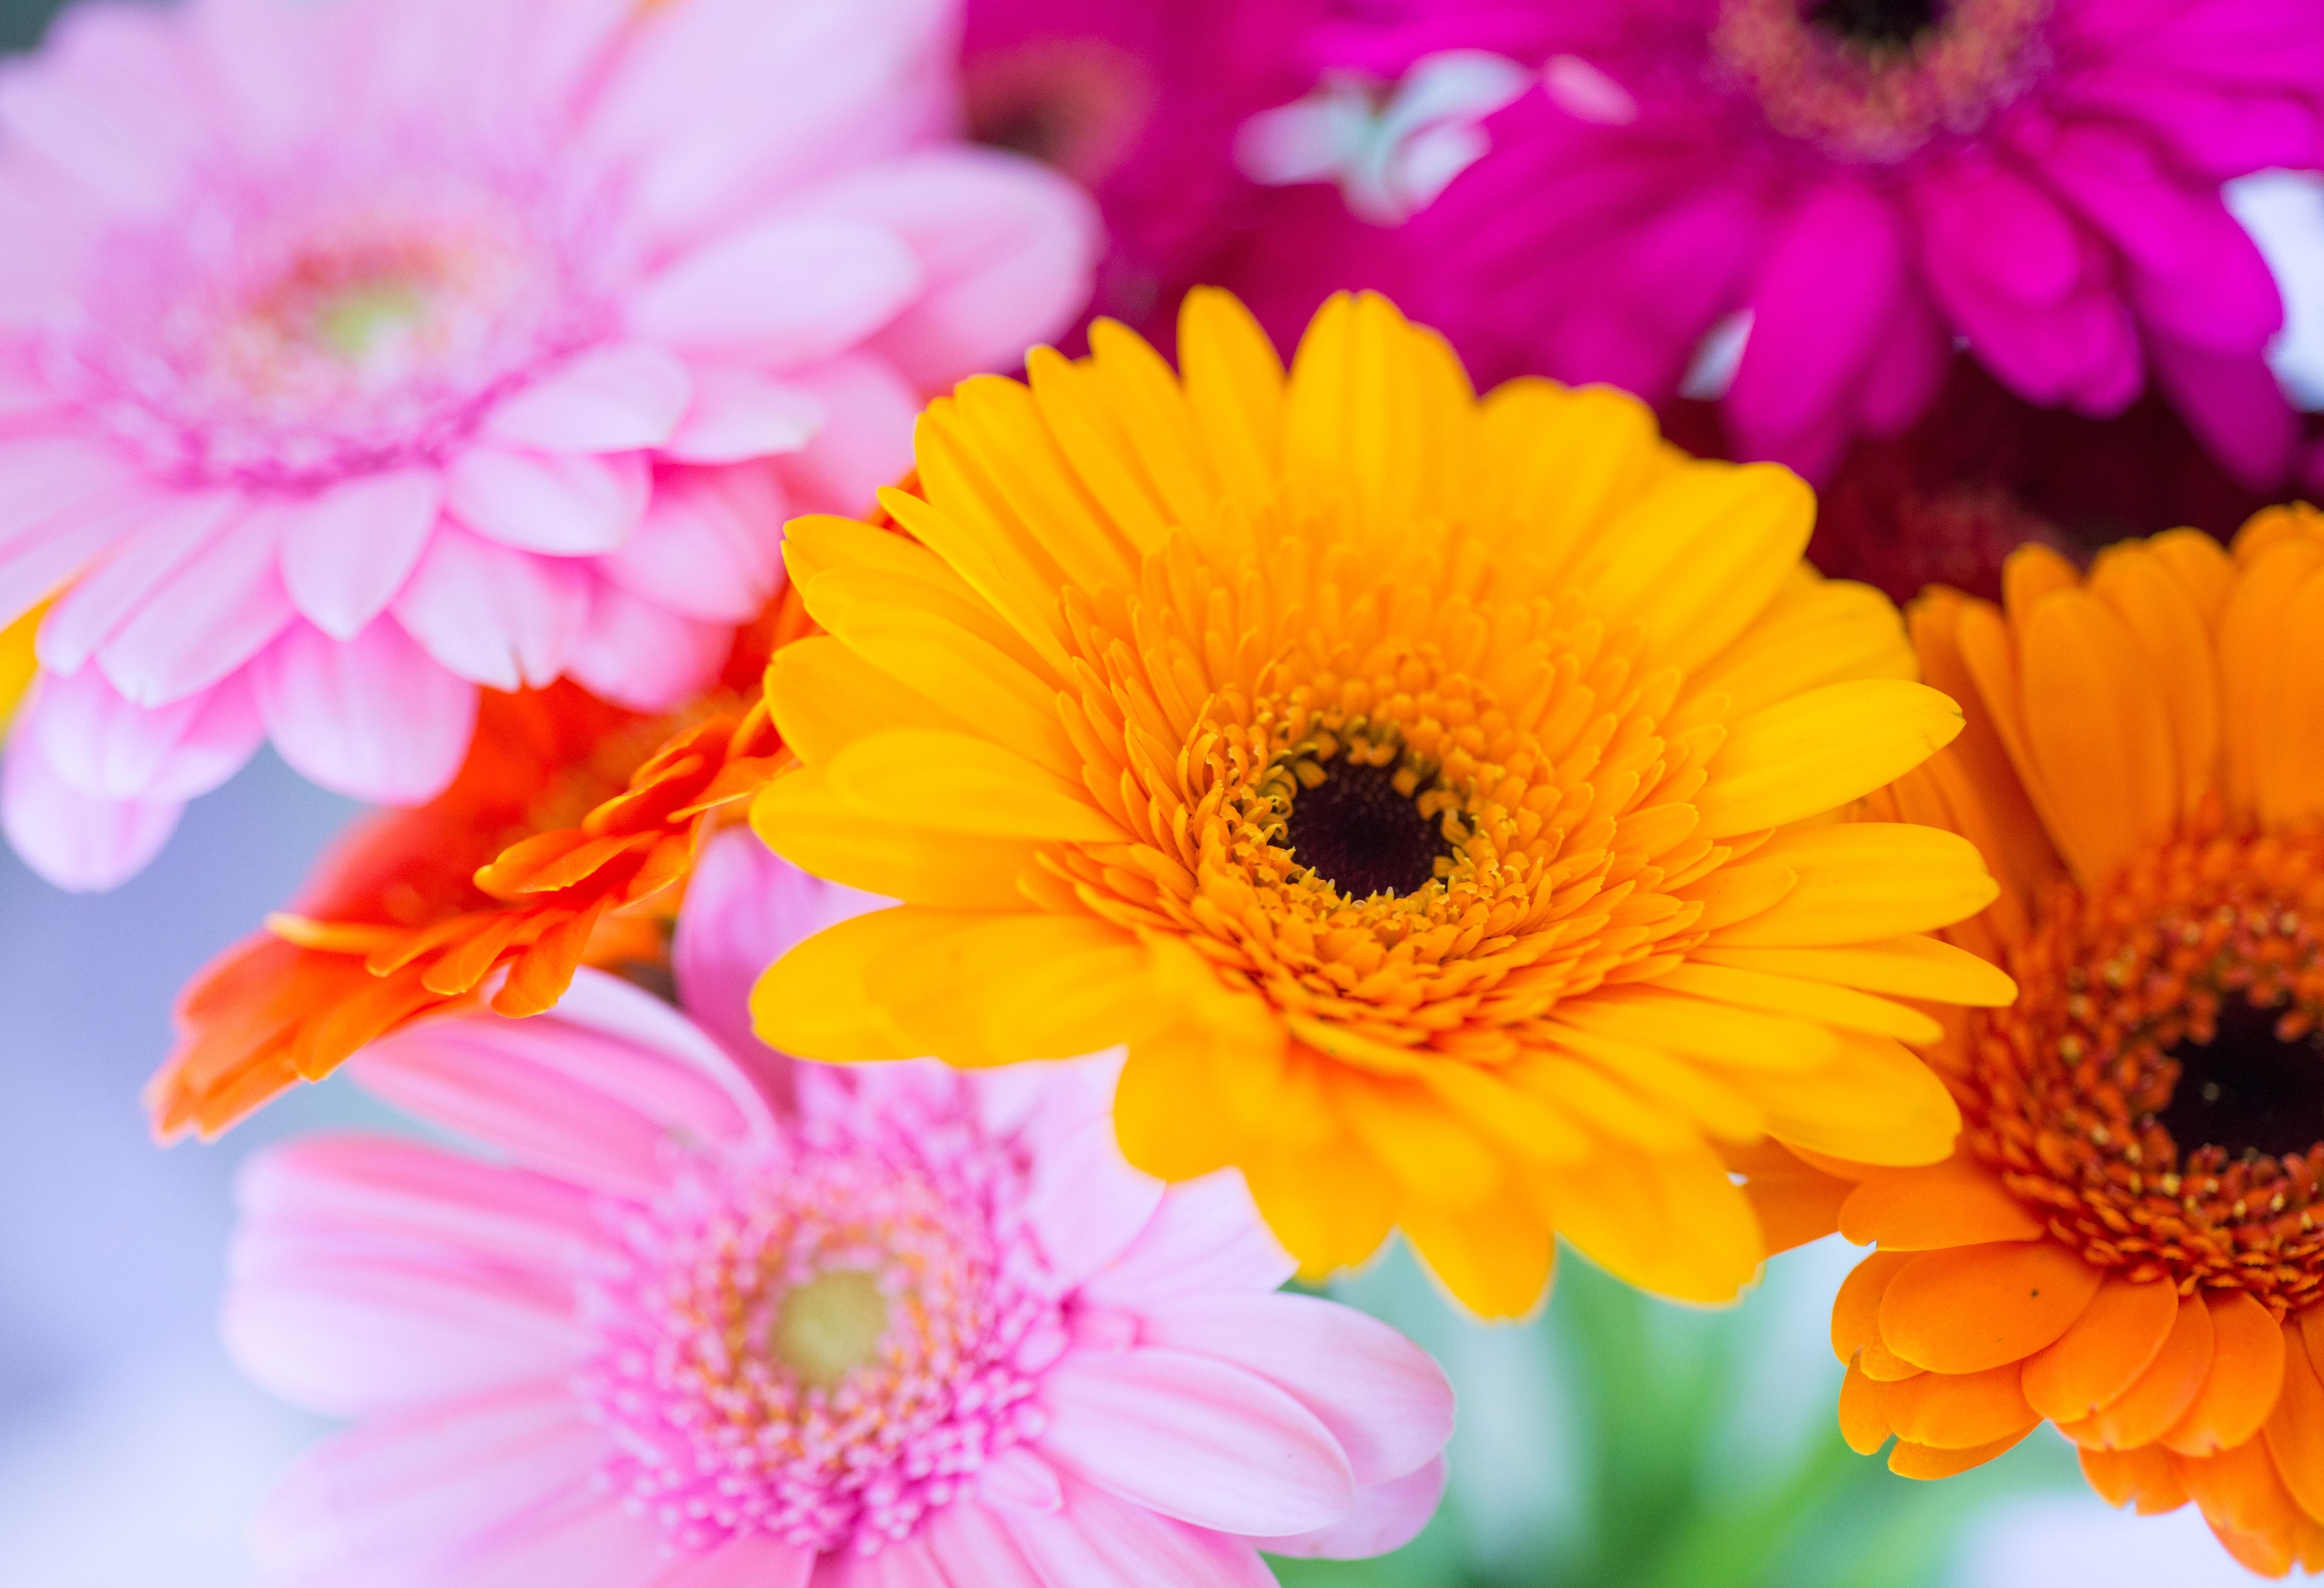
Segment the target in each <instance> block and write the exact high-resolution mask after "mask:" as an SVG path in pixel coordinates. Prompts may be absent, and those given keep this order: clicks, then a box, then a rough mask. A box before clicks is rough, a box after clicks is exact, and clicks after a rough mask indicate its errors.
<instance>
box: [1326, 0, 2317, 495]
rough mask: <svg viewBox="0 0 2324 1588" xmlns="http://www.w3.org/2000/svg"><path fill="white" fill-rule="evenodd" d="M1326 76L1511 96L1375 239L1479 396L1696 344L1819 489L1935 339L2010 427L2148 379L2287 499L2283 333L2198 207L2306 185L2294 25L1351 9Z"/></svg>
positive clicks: (2312, 127) (2231, 457)
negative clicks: (1491, 76)
mask: <svg viewBox="0 0 2324 1588" xmlns="http://www.w3.org/2000/svg"><path fill="white" fill-rule="evenodd" d="M1364 14H1365V16H1366V17H1367V19H1368V20H1367V21H1366V22H1364V23H1360V24H1351V25H1349V26H1347V27H1345V28H1343V29H1342V30H1340V31H1339V32H1338V33H1337V34H1336V35H1335V39H1334V42H1333V49H1334V50H1335V51H1336V52H1337V53H1339V54H1340V55H1341V56H1342V58H1344V59H1345V60H1349V61H1350V62H1351V64H1355V65H1360V66H1363V67H1366V68H1368V69H1371V70H1373V71H1374V72H1376V73H1378V74H1380V75H1382V76H1384V77H1393V76H1394V75H1396V74H1397V73H1398V72H1401V71H1402V70H1404V69H1405V68H1406V66H1407V65H1408V64H1409V63H1410V62H1411V61H1412V60H1418V59H1421V58H1424V57H1425V56H1427V55H1429V54H1431V53H1433V52H1436V51H1444V50H1447V49H1453V48H1482V49H1489V50H1494V51H1500V52H1503V53H1505V54H1508V55H1509V56H1511V57H1513V58H1514V59H1516V60H1520V61H1522V62H1523V63H1525V64H1526V65H1527V66H1528V67H1533V68H1537V69H1539V71H1540V77H1539V78H1538V79H1537V87H1536V88H1535V90H1534V91H1533V92H1530V93H1528V94H1527V95H1526V96H1525V97H1523V98H1522V99H1520V100H1518V101H1517V103H1515V104H1514V105H1512V106H1510V107H1509V108H1508V109H1507V110H1505V111H1503V112H1502V113H1501V114H1500V115H1498V116H1495V117H1494V118H1493V119H1492V120H1491V122H1490V123H1489V129H1488V130H1489V143H1490V152H1489V153H1487V154H1486V155H1485V157H1484V158H1482V159H1480V160H1479V161H1478V162H1476V163H1475V164H1474V165H1472V166H1471V167H1470V168H1469V169H1468V170H1467V171H1465V172H1463V173H1462V175H1461V176H1460V177H1459V178H1458V179H1457V180H1454V181H1453V182H1452V185H1451V186H1450V187H1449V188H1448V189H1447V190H1446V191H1445V193H1444V195H1443V198H1442V199H1439V200H1438V201H1437V202H1436V203H1435V204H1434V206H1433V207H1431V208H1429V209H1428V210H1426V211H1425V212H1424V213H1423V214H1422V215H1420V216H1419V217H1416V218H1415V219H1414V220H1413V221H1411V222H1409V223H1408V224H1407V226H1406V234H1407V235H1406V245H1405V247H1404V248H1403V249H1402V250H1400V252H1402V253H1403V254H1405V255H1406V257H1405V261H1404V264H1403V267H1402V268H1403V270H1404V271H1405V272H1406V276H1405V277H1404V278H1403V279H1399V281H1398V283H1397V285H1398V287H1399V289H1400V291H1401V296H1402V300H1403V301H1404V302H1405V306H1406V308H1407V309H1410V310H1412V311H1413V312H1414V313H1415V314H1416V315H1417V316H1418V317H1420V318H1422V319H1428V320H1429V321H1430V322H1431V323H1433V324H1435V325H1437V326H1439V327H1441V328H1443V329H1444V330H1446V331H1447V332H1448V333H1449V334H1451V335H1452V337H1453V338H1454V339H1455V341H1456V342H1458V343H1459V344H1461V346H1462V352H1463V354H1464V355H1465V356H1466V358H1467V360H1468V362H1469V364H1470V366H1471V369H1472V370H1476V371H1478V372H1479V373H1480V374H1483V375H1486V376H1488V377H1491V376H1496V375H1499V374H1508V373H1512V372H1513V371H1515V370H1517V369H1519V368H1527V369H1536V370H1540V371H1544V372H1546V373H1549V374H1556V375H1560V376H1563V377H1566V378H1569V379H1586V380H1595V379H1603V380H1609V381H1613V382H1615V383H1619V384H1621V385H1624V386H1628V387H1629V388H1631V389H1633V390H1635V391H1637V392H1642V393H1644V394H1646V395H1647V396H1649V397H1651V398H1655V399H1657V400H1659V399H1661V398H1663V397H1665V396H1668V395H1670V394H1671V393H1673V392H1674V391H1675V390H1676V389H1677V388H1678V386H1679V385H1680V383H1681V381H1682V378H1683V375H1684V374H1685V373H1686V372H1687V371H1688V369H1689V368H1690V365H1692V364H1693V362H1694V360H1695V358H1696V355H1697V354H1698V351H1699V350H1701V349H1703V348H1704V346H1705V344H1706V341H1707V339H1708V340H1711V342H1712V343H1713V345H1716V341H1717V339H1716V338H1712V336H1711V334H1712V333H1713V332H1714V330H1722V331H1724V332H1725V333H1726V337H1725V339H1726V341H1727V342H1728V343H1729V345H1731V344H1732V342H1733V341H1734V340H1735V339H1736V337H1738V336H1743V335H1746V333H1745V332H1744V325H1745V323H1746V322H1745V317H1747V316H1748V336H1747V339H1745V340H1744V342H1743V351H1742V355H1741V362H1740V365H1739V367H1737V368H1736V369H1735V372H1734V374H1733V380H1732V385H1731V387H1730V388H1729V390H1728V392H1727V394H1726V409H1727V416H1728V420H1729V427H1730V429H1731V430H1732V432H1733V434H1734V436H1735V438H1736V439H1737V441H1738V445H1740V446H1741V447H1742V448H1745V449H1746V450H1747V451H1748V453H1750V454H1751V455H1753V456H1756V457H1773V458H1776V459H1779V460H1782V461H1784V462H1787V463H1790V464H1792V465H1793V466H1795V467H1798V468H1801V469H1803V471H1806V472H1810V473H1813V474H1821V473H1824V472H1825V471H1827V470H1829V469H1830V468H1831V466H1832V465H1833V464H1834V463H1836V462H1837V460H1838V458H1839V456H1840V451H1841V450H1842V448H1844V446H1845V444H1846V442H1847V440H1848V439H1849V437H1850V436H1851V435H1855V434H1859V433H1871V434H1876V435H1887V434H1894V433H1895V432H1897V431H1899V430H1901V429H1904V427H1905V426H1906V425H1907V424H1909V423H1910V422H1911V421H1912V420H1914V418H1915V417H1916V416H1917V415H1918V414H1919V413H1920V412H1921V411H1923V409H1925V408H1926V407H1927V406H1928V404H1929V403H1930V402H1932V400H1933V399H1934V397H1935V395H1936V393H1937V391H1938V388H1939V386H1940V384H1941V380H1942V376H1943V373H1944V368H1945V365H1946V362H1947V358H1948V355H1950V352H1951V350H1952V348H1953V346H1954V345H1955V343H1956V341H1957V340H1958V341H1960V342H1965V343H1966V345H1967V346H1968V347H1969V349H1970V351H1971V352H1972V353H1973V354H1974V355H1976V356H1977V357H1978V359H1979V360H1980V361H1981V362H1983V363H1984V364H1985V365H1986V366H1987V368H1988V369H1990V370H1991V371H1992V372H1993V373H1994V374H1996V375H1997V376H1998V377H1999V378H2000V379H2001V380H2002V381H2003V382H2004V383H2006V384H2007V385H2008V386H2010V387H2011V388H2012V389H2013V390H2014V391H2015V392H2018V393H2019V394H2020V395H2022V396H2024V397H2026V398H2028V399H2030V400H2032V401H2033V402H2039V403H2042V404H2044V405H2058V406H2065V407H2070V408H2073V409H2077V410H2080V411H2084V412H2088V413H2093V414H2110V413H2114V412H2118V411H2121V410H2122V409H2124V408H2125V407H2126V406H2127V405H2128V404H2129V403H2130V402H2132V401H2133V400H2134V399H2135V398H2136V397H2137V396H2138V395H2139V393H2140V392H2141V391H2142V390H2144V388H2145V386H2146V384H2147V383H2149V382H2150V381H2152V382H2153V383H2156V384H2158V385H2159V386H2160V387H2161V389H2162V390H2163V392H2165V393H2167V394H2168V395H2169V397H2170V398H2171V399H2172V402H2175V403H2176V404H2177V405H2178V406H2179V407H2180V408H2181V410H2182V411H2184V412H2185V413H2186V415H2187V417H2188V419H2189V421H2190V424H2192V425H2193V427H2194V428H2195V429H2196V430H2197V431H2198V432H2199V434H2200V435H2201V436H2202V438H2203V439H2204V440H2205V442H2206V443H2207V444H2208V445H2209V447H2210V448H2212V449H2213V450H2214V451H2215V452H2216V453H2217V454H2218V457H2220V458H2221V459H2222V461H2223V462H2225V463H2226V464H2227V466H2229V467H2230V468H2231V469H2232V470H2233V471H2234V472H2235V473H2236V475H2238V476H2240V477H2241V478H2243V479H2244V480H2246V482H2247V483H2249V484H2251V485H2255V487H2257V486H2272V485H2276V484H2279V483H2280V482H2281V481H2282V478H2283V476H2284V475H2285V473H2286V471H2287V469H2288V468H2289V466H2290V465H2291V462H2292V451H2293V448H2294V446H2295V444H2296V434H2297V426H2296V424H2295V421H2294V416H2293V415H2292V411H2291V409H2290V407H2289V406H2288V405H2287V403H2286V402H2285V401H2284V398H2283V396H2282V392H2280V391H2279V390H2278V389H2277V386H2276V383H2275V381H2274V380H2273V377H2272V376H2271V375H2270V374H2269V372H2268V369H2267V366H2266V365H2265V363H2264V358H2263V354H2264V350H2265V348H2266V346H2267V344H2268V341H2269V339H2270V338H2271V337H2273V335H2274V334H2275V332H2276V330H2277V329H2278V328H2279V326H2280V324H2281V322H2282V305H2281V302H2280V300H2279V298H2278V294H2277V291H2276V289H2275V285H2274V283H2273V281H2272V280H2271V278H2270V276H2269V274H2268V271H2267V268H2266V265H2265V263H2264V261H2263V260H2262V258H2261V256H2260V254H2259V252H2258V250H2257V249H2256V248H2255V246H2254V245H2253V244H2252V241H2251V239H2250V238H2249V237H2248V236H2246V234H2245V233H2244V231H2243V229H2242V228H2241V227H2240V226H2237V224H2236V221H2235V220H2234V218H2233V217H2231V216H2230V215H2229V213H2228V211H2227V208H2226V206H2225V205H2224V204H2223V203H2222V202H2221V200H2220V198H2219V187H2220V184H2221V182H2222V181H2223V180H2226V179H2228V178H2231V177H2236V176H2239V175H2242V174H2245V173H2246V172H2250V171H2258V170H2261V169H2264V168H2267V167H2273V166H2293V167H2306V166H2310V165H2313V164H2315V163H2317V162H2318V161H2319V159H2324V4H2320V3H2319V0H2135V3H2134V0H1380V3H1379V4H1376V5H1370V6H1368V7H1366V8H1365V12H1364Z"/></svg>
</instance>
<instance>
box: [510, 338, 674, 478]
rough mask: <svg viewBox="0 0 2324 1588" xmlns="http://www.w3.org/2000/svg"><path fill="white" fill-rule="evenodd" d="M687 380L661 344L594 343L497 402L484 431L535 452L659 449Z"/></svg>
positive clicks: (670, 432) (671, 430)
mask: <svg viewBox="0 0 2324 1588" xmlns="http://www.w3.org/2000/svg"><path fill="white" fill-rule="evenodd" d="M693 387H694V381H693V377H692V376H691V375H689V374H687V368H686V365H685V362H684V361H683V360H681V359H680V358H678V356H677V355H675V354H672V353H670V352H669V351H667V350H666V349H663V348H660V347H656V346H650V345H649V344H645V343H640V342H627V343H621V344H617V345H614V346H606V347H594V348H591V349H590V350H589V351H588V352H586V353H583V354H581V355H578V356H576V357H574V358H571V359H568V360H567V361H566V362H565V363H564V364H562V365H558V367H557V368H556V369H554V370H552V371H551V372H550V373H549V374H546V375H544V376H542V377H541V378H540V379H539V380H537V381H535V382H533V383H532V384H530V385H529V386H526V387H524V388H523V389H522V390H521V391H519V392H516V393H515V394H514V395H512V396H511V397H508V398H505V399H503V401H502V402H500V403H499V405H498V406H496V407H495V408H493V411H492V413H491V414H490V416H489V417H487V418H486V420H485V421H484V433H485V434H486V435H487V436H489V437H491V438H492V439H493V440H495V441H501V442H504V443H506V444H507V445H509V446H511V447H515V448H531V449H534V450H536V451H540V452H551V453H562V452H638V451H645V450H650V449H651V448H658V447H659V446H661V445H662V444H663V443H664V442H666V441H668V440H669V439H670V437H671V436H672V435H673V434H674V433H675V432H676V431H677V429H678V421H679V420H681V419H683V418H684V417H685V415H686V413H687V408H688V406H689V405H690V404H691V402H692V401H693Z"/></svg>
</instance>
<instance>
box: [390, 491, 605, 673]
mask: <svg viewBox="0 0 2324 1588" xmlns="http://www.w3.org/2000/svg"><path fill="white" fill-rule="evenodd" d="M589 588H590V579H589V574H588V570H587V569H586V568H581V567H578V566H576V565H575V564H574V563H571V562H569V561H567V560H566V559H562V558H549V557H535V556H532V555H531V554H530V553H529V552H523V551H519V550H516V549H514V548H512V547H508V546H503V545H500V544H499V543H497V542H495V541H492V540H480V539H478V538H477V537H476V536H475V535H471V534H469V533H468V532H467V531H466V530H463V529H461V528H460V527H459V526H458V525H457V524H445V525H442V526H440V527H438V530H437V531H436V534H435V536H434V537H433V538H432V539H431V540H429V543H428V549H427V551H426V552H425V553H424V554H423V555H422V556H421V557H420V566H419V567H418V568H415V569H413V570H412V574H411V577H410V579H409V580H407V581H406V582H405V584H404V586H403V589H402V590H401V593H399V594H398V595H397V596H396V598H395V600H394V602H393V603H392V604H391V605H390V606H389V608H388V610H389V611H390V612H391V613H392V614H394V617H395V621H396V622H397V623H401V624H402V625H403V630H404V632H406V633H408V634H410V636H411V637H412V638H413V639H415V640H417V641H419V642H420V644H421V645H422V646H424V647H425V648H426V649H427V651H428V654H429V655H430V656H432V657H434V658H435V659H436V660H438V661H439V662H442V663H443V664H444V666H445V667H447V668H448V669H451V671H452V672H454V673H455V674H457V675H458V676H459V677H461V678H464V679H468V680H470V681H471V682H473V683H478V684H482V685H484V687H485V688H492V689H517V688H523V687H524V686H526V685H528V684H530V685H531V686H532V687H533V688H539V687H540V686H542V685H544V684H547V683H549V682H550V681H552V680H553V679H556V678H557V676H558V674H560V673H562V672H563V671H564V670H565V660H566V658H567V657H568V656H570V655H571V654H572V653H573V646H574V643H575V642H576V641H577V640H578V639H579V638H580V636H581V630H582V627H583V625H584V624H586V623H587V622H588V620H589Z"/></svg>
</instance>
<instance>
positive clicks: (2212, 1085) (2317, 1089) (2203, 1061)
mask: <svg viewBox="0 0 2324 1588" xmlns="http://www.w3.org/2000/svg"><path fill="white" fill-rule="evenodd" d="M2280 1018H2281V1015H2280V1011H2278V1010H2276V1009H2260V1008H2257V1007H2255V1006H2254V1005H2253V1004H2252V1003H2251V1002H2249V1001H2247V1000H2244V999H2236V1000H2233V1001H2230V1002H2223V1003H2222V1004H2221V1005H2220V1008H2219V1013H2218V1020H2217V1021H2216V1022H2215V1023H2214V1027H2213V1029H2212V1033H2211V1038H2210V1040H2209V1041H2200V1040H2198V1039H2196V1038H2195V1037H2194V1036H2192V1035H2191V1034H2190V1035H2189V1036H2188V1037H2186V1038H2185V1039H2182V1040H2181V1041H2180V1042H2179V1043H2177V1044H2176V1045H2175V1046H2173V1047H2172V1049H2171V1050H2170V1052H2169V1053H2168V1054H2167V1055H2166V1056H2165V1057H2168V1058H2169V1059H2170V1060H2171V1061H2172V1063H2174V1064H2176V1065H2177V1066H2179V1078H2178V1080H2177V1082H2176V1083H2175V1084H2174V1085H2172V1089H2171V1101H2170V1102H2169V1103H2167V1104H2165V1105H2164V1106H2163V1108H2162V1109H2161V1110H2160V1111H2158V1112H2157V1113H2156V1114H2155V1115H2154V1118H2155V1120H2156V1121H2157V1122H2159V1123H2160V1124H2161V1125H2162V1126H2163V1129H2164V1130H2166V1131H2170V1132H2171V1139H2172V1140H2173V1141H2175V1142H2177V1143H2178V1145H2179V1152H2180V1157H2181V1160H2182V1161H2183V1160H2184V1159H2187V1158H2190V1157H2191V1156H2193V1155H2194V1154H2195V1153H2196V1152H2198V1151H2200V1150H2201V1149H2204V1148H2207V1147H2216V1148H2218V1149H2219V1150H2220V1151H2221V1152H2222V1153H2224V1154H2225V1155H2226V1156H2227V1157H2228V1158H2231V1159H2233V1158H2241V1157H2242V1156H2243V1155H2244V1154H2245V1153H2246V1152H2257V1153H2261V1154H2264V1155H2265V1156H2267V1157H2270V1158H2283V1157H2290V1156H2292V1155H2294V1154H2298V1153H2304V1152H2306V1151H2307V1150H2308V1149H2310V1148H2312V1147H2314V1146H2316V1145H2317V1144H2318V1143H2319V1142H2324V1053H2319V1052H2318V1051H2317V1048H2316V1044H2315V1042H2314V1040H2313V1037H2312V1034H2311V1035H2310V1036H2303V1037H2301V1039H2299V1040H2297V1041H2292V1042H2286V1041H2284V1040H2282V1039H2281V1038H2280V1037H2279V1036H2277V1034H2276V1031H2277V1022H2278V1020H2280Z"/></svg>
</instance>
